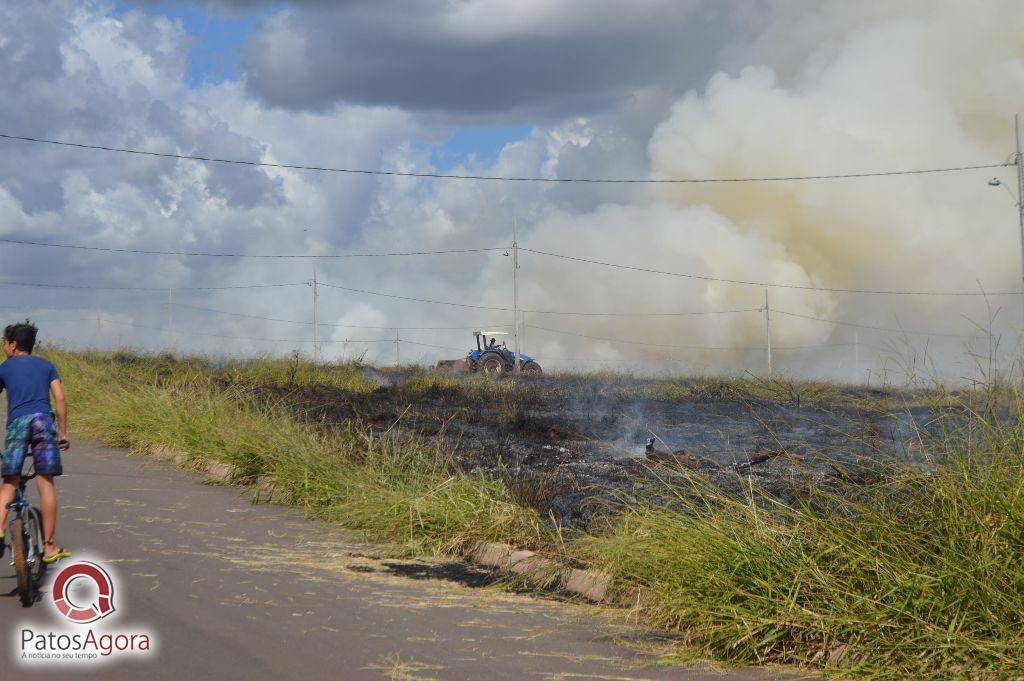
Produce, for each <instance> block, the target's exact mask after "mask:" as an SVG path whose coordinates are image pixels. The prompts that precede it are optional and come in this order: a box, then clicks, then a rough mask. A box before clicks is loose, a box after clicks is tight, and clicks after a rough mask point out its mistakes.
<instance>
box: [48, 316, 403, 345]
mask: <svg viewBox="0 0 1024 681" xmlns="http://www.w3.org/2000/svg"><path fill="white" fill-rule="evenodd" d="M48 321H49V322H51V323H62V322H79V321H88V322H95V321H99V322H102V323H104V324H114V325H117V326H128V327H131V328H134V329H146V330H149V331H160V332H161V333H168V329H167V328H166V327H161V326H148V325H145V324H136V323H134V322H123V321H120V320H117V319H109V318H107V317H103V316H101V315H96V316H93V317H88V318H83V319H51V320H48ZM170 333H173V334H175V335H178V336H203V337H207V338H221V339H227V340H245V341H261V342H265V343H312V342H313V341H311V340H305V339H302V338H266V337H260V336H232V335H227V334H222V333H209V332H206V331H185V330H179V329H175V330H171V331H170ZM322 342H327V343H393V342H394V340H392V339H390V338H366V339H354V338H348V339H345V340H343V341H340V340H338V341H322Z"/></svg>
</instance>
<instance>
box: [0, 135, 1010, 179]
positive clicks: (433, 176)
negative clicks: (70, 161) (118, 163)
mask: <svg viewBox="0 0 1024 681" xmlns="http://www.w3.org/2000/svg"><path fill="white" fill-rule="evenodd" d="M0 138H2V139H7V140H17V141H21V142H34V143H38V144H53V145H57V146H62V147H74V148H77V149H92V150H96V151H109V152H117V153H121V154H135V155H138V156H153V157H157V158H169V159H175V160H180V161H200V162H203V163H226V164H231V165H242V166H253V167H260V168H281V169H287V170H311V171H317V172H326V173H346V174H351V175H382V176H391V177H417V178H429V179H441V180H486V181H494V182H547V183H559V182H578V183H587V184H704V183H716V182H720V183H742V182H790V181H795V180H839V179H851V178H859V177H888V176H894V175H925V174H932V173H953V172H962V171H968V170H984V169H991V168H1003V167H1006V166H1012V165H1015V164H1014V163H988V164H981V165H964V166H952V167H944V168H918V169H911V170H887V171H877V172H860V173H837V174H828V175H824V174H823V175H789V176H780V177H728V178H710V177H708V178H585V177H530V176H504V175H460V174H454V173H415V172H403V171H397V170H367V169H359V168H332V167H326V166H314V165H299V164H292V163H270V162H266V161H250V160H244V159H229V158H217V157H212V156H198V155H190V154H172V153H169V152H160V151H144V150H142V149H130V148H127V147H111V146H105V145H100V144H82V143H79V142H67V141H63V140H53V139H46V138H43V137H27V136H22V135H9V134H5V133H0Z"/></svg>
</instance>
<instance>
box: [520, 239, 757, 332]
mask: <svg viewBox="0 0 1024 681" xmlns="http://www.w3.org/2000/svg"><path fill="white" fill-rule="evenodd" d="M522 250H526V249H522ZM763 309H764V308H760V307H747V308H741V309H738V310H704V311H700V312H571V311H565V310H520V312H529V313H530V314H541V315H559V316H565V317H697V316H703V315H716V314H740V313H743V312H761V311H762V310H763Z"/></svg>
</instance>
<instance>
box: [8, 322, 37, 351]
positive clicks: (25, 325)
mask: <svg viewBox="0 0 1024 681" xmlns="http://www.w3.org/2000/svg"><path fill="white" fill-rule="evenodd" d="M38 331H39V329H38V328H37V327H36V325H35V324H33V323H32V321H31V320H29V319H26V320H25V321H24V322H22V323H21V324H10V325H8V326H7V328H5V329H4V341H6V342H8V343H9V342H11V341H14V343H15V345H17V347H18V349H19V350H21V351H23V352H27V353H29V354H32V348H34V347H35V346H36V333H37V332H38Z"/></svg>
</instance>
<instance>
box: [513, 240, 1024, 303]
mask: <svg viewBox="0 0 1024 681" xmlns="http://www.w3.org/2000/svg"><path fill="white" fill-rule="evenodd" d="M519 250H520V251H525V252H527V253H535V254H537V255H545V256H548V257H550V258H560V259H562V260H572V261H574V262H583V263H588V264H591V265H602V266H604V267H614V268H616V269H622V270H631V271H634V272H646V273H648V274H661V275H665V276H668V277H681V278H684V279H699V280H701V281H716V282H721V283H725V284H743V285H745V286H758V287H761V288H785V289H798V290H803V291H824V292H828V293H865V294H873V295H889V296H985V297H987V296H1019V295H1021V292H1020V291H996V292H986V291H979V292H975V291H896V290H885V289H856V288H832V287H826V286H809V285H804V284H774V283H771V282H766V281H749V280H745V279H725V278H722V277H712V276H708V275H704V274H690V273H686V272H669V271H666V270H656V269H652V268H649V267H638V266H635V265H622V264H619V263H613V262H605V261H603V260H592V259H590V258H580V257H577V256H573V255H565V254H562V253H550V252H548V251H538V250H535V249H532V248H524V247H520V248H519Z"/></svg>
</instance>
